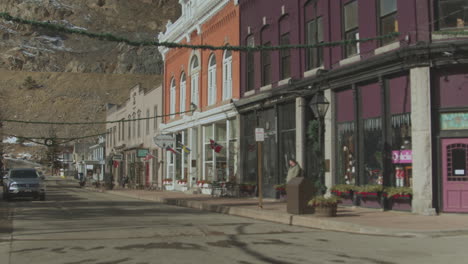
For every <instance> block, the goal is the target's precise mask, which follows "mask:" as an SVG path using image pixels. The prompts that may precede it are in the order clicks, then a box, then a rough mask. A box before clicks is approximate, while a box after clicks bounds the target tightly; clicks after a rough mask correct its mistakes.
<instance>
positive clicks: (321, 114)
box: [309, 91, 330, 184]
mask: <svg viewBox="0 0 468 264" xmlns="http://www.w3.org/2000/svg"><path fill="white" fill-rule="evenodd" d="M329 106H330V102H329V101H328V100H327V98H326V97H325V96H324V95H323V91H319V92H317V93H316V94H315V95H314V97H312V100H310V102H309V107H310V109H312V112H314V115H315V117H316V118H317V119H318V122H319V131H318V144H319V148H320V157H319V160H320V163H319V164H320V165H319V170H320V175H319V179H320V181H321V184H324V183H325V173H324V172H323V170H324V168H323V167H324V163H325V159H324V155H323V152H324V151H323V146H322V133H325V128H324V127H323V119H324V118H325V115H326V114H327V111H328V107H329Z"/></svg>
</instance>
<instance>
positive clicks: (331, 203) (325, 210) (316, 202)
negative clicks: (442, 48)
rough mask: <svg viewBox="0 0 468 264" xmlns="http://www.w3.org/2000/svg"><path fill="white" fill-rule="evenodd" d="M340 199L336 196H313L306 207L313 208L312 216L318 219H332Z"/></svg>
mask: <svg viewBox="0 0 468 264" xmlns="http://www.w3.org/2000/svg"><path fill="white" fill-rule="evenodd" d="M340 202H341V199H340V198H339V197H337V196H334V195H332V196H330V197H324V196H315V197H314V198H312V200H310V201H309V203H308V205H309V206H311V207H313V208H314V215H315V216H319V217H333V216H336V211H337V209H338V204H339V203H340Z"/></svg>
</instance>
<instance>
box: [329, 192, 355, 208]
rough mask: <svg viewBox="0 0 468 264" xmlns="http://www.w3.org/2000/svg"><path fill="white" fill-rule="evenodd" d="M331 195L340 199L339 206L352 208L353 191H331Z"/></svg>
mask: <svg viewBox="0 0 468 264" xmlns="http://www.w3.org/2000/svg"><path fill="white" fill-rule="evenodd" d="M331 193H332V194H333V195H335V196H338V197H340V198H341V205H344V206H353V205H355V204H354V192H353V191H345V192H341V191H336V190H333V191H331Z"/></svg>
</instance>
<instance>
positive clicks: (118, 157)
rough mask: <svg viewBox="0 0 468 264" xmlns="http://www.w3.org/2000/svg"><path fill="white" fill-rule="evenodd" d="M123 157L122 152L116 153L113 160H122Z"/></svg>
mask: <svg viewBox="0 0 468 264" xmlns="http://www.w3.org/2000/svg"><path fill="white" fill-rule="evenodd" d="M122 159H123V155H122V154H115V155H114V156H112V160H117V161H120V160H122Z"/></svg>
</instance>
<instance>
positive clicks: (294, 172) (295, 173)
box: [286, 159, 302, 183]
mask: <svg viewBox="0 0 468 264" xmlns="http://www.w3.org/2000/svg"><path fill="white" fill-rule="evenodd" d="M301 176H302V168H301V166H299V164H298V163H297V161H296V160H294V159H290V160H289V169H288V176H287V177H286V183H288V182H289V181H290V180H292V179H294V178H296V177H301Z"/></svg>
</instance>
